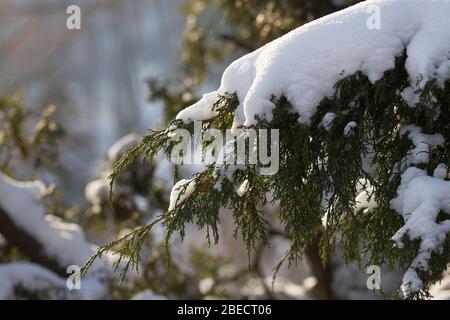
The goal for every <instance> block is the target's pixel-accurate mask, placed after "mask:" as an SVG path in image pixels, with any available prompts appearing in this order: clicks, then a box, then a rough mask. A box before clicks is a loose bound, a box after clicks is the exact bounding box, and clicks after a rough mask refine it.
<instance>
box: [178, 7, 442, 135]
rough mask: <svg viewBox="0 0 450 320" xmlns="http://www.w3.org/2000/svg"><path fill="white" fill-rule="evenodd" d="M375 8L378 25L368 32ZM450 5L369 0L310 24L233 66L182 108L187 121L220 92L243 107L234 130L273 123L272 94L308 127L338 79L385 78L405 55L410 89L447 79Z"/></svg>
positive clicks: (202, 115)
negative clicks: (216, 83)
mask: <svg viewBox="0 0 450 320" xmlns="http://www.w3.org/2000/svg"><path fill="white" fill-rule="evenodd" d="M373 6H377V8H379V13H380V16H379V17H380V28H379V29H376V28H375V29H374V28H369V27H368V20H369V19H371V15H373V14H374V13H373V11H371V10H369V9H370V8H372V7H373ZM449 15H450V5H449V2H448V1H447V0H441V1H439V0H438V1H431V0H428V1H427V0H425V1H424V0H371V1H365V2H362V3H359V4H357V5H355V6H352V7H350V8H347V9H345V10H342V11H339V12H337V13H334V14H331V15H328V16H326V17H323V18H321V19H318V20H315V21H313V22H310V23H308V24H306V25H303V26H301V27H299V28H298V29H296V30H293V31H291V32H290V33H288V34H286V35H284V36H283V37H280V38H278V39H276V40H274V41H272V42H271V43H268V44H267V45H265V46H263V47H261V48H260V49H258V50H256V51H254V52H252V53H250V54H247V55H245V56H243V57H242V58H240V59H238V60H236V61H234V62H233V63H232V64H231V65H230V66H229V67H228V68H227V69H226V70H225V72H224V74H223V76H222V81H221V84H220V87H219V88H218V89H217V91H213V92H209V93H207V94H205V95H204V96H203V97H202V99H200V100H199V101H198V102H197V103H195V104H193V105H191V106H190V107H188V108H187V109H185V110H182V111H181V112H180V113H179V114H178V115H177V118H178V119H181V120H183V121H185V122H190V121H192V120H206V119H209V118H212V117H214V116H215V114H216V112H215V111H213V110H212V105H213V103H214V102H215V101H216V100H217V97H218V95H219V94H224V93H226V92H230V93H233V92H236V94H237V96H238V98H239V101H240V104H239V106H238V109H237V111H236V114H235V119H234V123H233V127H238V126H241V125H244V126H251V125H254V124H255V123H256V120H255V116H256V115H257V116H259V117H260V118H262V119H266V120H268V121H271V119H272V109H273V108H274V104H273V103H272V101H271V97H272V95H273V96H275V97H280V96H282V95H284V96H286V97H287V98H288V99H289V101H290V102H291V103H292V105H293V107H294V109H295V111H297V112H298V114H299V115H300V118H299V122H301V123H306V124H308V123H309V121H310V119H311V117H312V116H313V115H314V113H315V112H316V108H317V105H318V103H319V102H320V101H321V100H322V99H324V98H325V97H329V96H331V95H332V94H333V93H334V85H335V84H336V82H337V81H338V80H340V79H342V78H344V77H346V76H348V75H351V74H354V73H355V72H357V71H361V72H363V73H364V74H365V75H367V76H368V78H369V79H370V81H372V82H375V81H377V80H379V79H381V78H382V76H383V74H384V72H385V71H387V70H389V69H392V68H393V67H394V66H395V58H396V57H398V56H400V55H401V54H402V52H403V50H404V49H406V51H407V56H408V58H407V61H406V69H407V72H408V75H409V78H410V82H411V89H415V88H416V84H417V83H418V81H417V80H418V79H423V81H421V82H420V83H418V86H419V87H420V86H422V85H423V84H424V83H425V82H426V81H427V80H429V79H432V78H436V79H437V80H438V82H439V83H440V84H442V83H443V82H444V80H445V79H448V78H449V77H450V61H449V51H450V19H448V16H449Z"/></svg>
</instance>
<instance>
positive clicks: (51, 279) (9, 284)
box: [0, 263, 66, 300]
mask: <svg viewBox="0 0 450 320" xmlns="http://www.w3.org/2000/svg"><path fill="white" fill-rule="evenodd" d="M17 286H21V287H23V288H26V289H27V291H30V292H39V291H45V292H46V293H47V294H48V295H54V297H55V298H56V294H57V290H58V289H59V290H64V289H65V288H66V281H65V279H62V278H60V277H58V276H57V275H55V274H54V273H52V272H50V271H48V270H47V269H45V268H43V267H41V266H39V265H36V264H31V263H8V264H0V300H6V299H15V298H16V296H15V292H14V291H15V288H16V287H17Z"/></svg>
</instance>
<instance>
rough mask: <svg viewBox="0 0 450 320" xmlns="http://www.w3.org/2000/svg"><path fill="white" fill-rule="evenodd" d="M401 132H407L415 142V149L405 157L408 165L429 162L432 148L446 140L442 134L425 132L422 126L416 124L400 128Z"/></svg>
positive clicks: (403, 133) (402, 133)
mask: <svg viewBox="0 0 450 320" xmlns="http://www.w3.org/2000/svg"><path fill="white" fill-rule="evenodd" d="M400 134H401V135H405V134H407V136H408V138H409V139H410V140H411V142H412V143H413V144H414V149H413V150H411V151H410V152H409V154H408V156H407V157H406V159H405V161H406V163H407V165H410V164H421V163H428V161H429V158H430V156H429V153H430V148H432V147H435V146H442V145H443V144H444V142H445V140H444V137H442V135H440V134H433V135H431V134H425V133H423V130H422V129H421V128H419V127H417V126H415V125H407V126H404V127H403V128H401V129H400Z"/></svg>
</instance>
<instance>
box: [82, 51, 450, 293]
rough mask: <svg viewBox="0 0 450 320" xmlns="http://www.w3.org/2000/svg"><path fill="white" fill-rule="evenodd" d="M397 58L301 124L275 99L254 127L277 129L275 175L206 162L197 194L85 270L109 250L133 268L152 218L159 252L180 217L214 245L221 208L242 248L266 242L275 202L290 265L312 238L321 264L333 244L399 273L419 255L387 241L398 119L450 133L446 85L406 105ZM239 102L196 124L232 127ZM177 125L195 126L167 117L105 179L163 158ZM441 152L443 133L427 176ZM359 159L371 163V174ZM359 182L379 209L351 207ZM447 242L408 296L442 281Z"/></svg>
mask: <svg viewBox="0 0 450 320" xmlns="http://www.w3.org/2000/svg"><path fill="white" fill-rule="evenodd" d="M405 60H406V55H403V56H400V57H398V58H397V62H396V66H395V68H394V69H392V70H389V71H387V72H386V73H385V74H384V77H383V78H382V79H381V80H379V81H377V82H375V83H371V82H370V81H369V80H368V78H367V77H366V76H365V75H364V74H362V73H361V72H357V73H355V74H353V75H350V76H347V77H346V78H344V79H343V80H341V81H339V82H338V83H336V85H335V94H334V95H333V96H332V97H330V98H326V99H324V100H323V101H322V102H321V103H320V104H319V105H318V109H317V112H316V114H315V116H314V117H313V119H312V121H311V123H310V124H309V125H303V124H299V122H298V121H297V120H298V114H296V113H295V112H293V108H292V106H291V104H290V103H289V101H288V100H287V99H286V98H285V97H273V102H274V103H275V105H276V108H275V109H274V111H273V121H271V122H267V121H265V120H259V121H258V124H257V125H256V126H255V127H254V128H256V129H258V128H266V129H279V131H280V135H279V136H280V141H279V148H280V168H279V171H278V173H276V174H275V175H272V176H262V175H260V174H259V173H258V170H256V169H257V167H256V166H255V165H250V164H248V165H245V166H240V167H239V168H238V170H231V171H230V167H229V166H228V165H223V166H220V167H218V166H214V165H209V166H206V167H205V169H204V171H203V172H201V173H199V174H196V175H195V176H194V177H193V180H192V181H191V183H194V186H195V191H194V192H193V193H192V194H191V195H190V196H189V197H188V198H187V199H185V200H184V201H182V202H180V203H178V205H177V206H176V207H175V208H174V209H173V210H171V211H168V212H166V213H164V214H163V215H161V216H159V217H157V218H156V219H155V220H154V221H153V222H151V223H150V224H149V225H146V226H144V227H141V228H139V229H137V230H136V231H135V232H133V233H131V234H130V235H128V236H126V237H125V238H122V239H120V240H117V241H115V242H112V243H110V244H107V245H106V246H103V247H101V248H100V249H99V251H98V253H97V255H96V256H94V257H93V258H92V259H91V260H90V261H89V262H88V264H87V265H86V268H87V267H88V266H89V265H90V264H91V263H92V262H93V261H94V259H95V258H96V257H98V256H101V255H102V254H103V253H105V252H106V251H108V250H112V249H113V250H114V251H115V252H116V253H117V254H118V255H119V256H120V259H121V261H127V259H128V261H129V262H127V265H126V267H125V268H124V269H123V271H125V272H126V271H127V270H128V267H129V265H130V264H131V266H133V267H137V265H138V260H139V249H140V246H141V245H142V243H143V239H144V238H145V236H146V234H147V233H148V231H149V230H150V228H151V227H152V226H153V225H154V224H156V223H161V224H162V225H163V226H164V227H165V230H166V238H165V241H164V246H165V248H166V252H168V251H167V248H168V246H169V243H170V239H171V238H172V236H173V235H174V234H175V233H178V234H180V235H181V237H184V235H185V226H186V224H187V223H195V224H196V225H197V226H198V228H199V229H202V230H204V231H205V233H206V234H205V236H206V238H207V239H208V241H209V242H210V243H217V242H218V241H219V234H218V228H219V224H220V219H219V209H220V208H228V209H230V210H231V211H232V213H233V218H234V221H235V224H236V229H235V234H236V235H240V236H241V237H242V239H243V240H244V243H245V245H246V247H247V249H248V250H249V252H250V251H251V250H252V249H253V248H254V247H255V244H256V243H258V242H260V241H263V242H264V243H266V244H267V245H268V244H269V243H268V232H269V230H270V228H271V226H270V223H269V219H267V217H265V216H264V211H263V208H264V206H267V205H274V204H275V205H278V206H279V215H278V219H279V222H280V223H281V225H282V226H284V233H285V234H286V235H287V237H288V238H289V239H290V240H291V247H290V249H289V250H288V252H287V254H286V258H287V259H288V260H289V261H290V262H296V261H297V260H298V259H299V258H300V257H301V256H302V254H304V252H305V250H306V248H308V247H310V246H311V245H314V244H317V243H318V244H319V248H320V252H321V257H322V262H323V263H324V264H325V263H326V262H327V261H326V260H327V257H328V256H329V254H330V253H331V252H333V251H334V249H335V247H336V244H337V243H339V247H340V249H341V252H342V255H343V257H344V258H345V260H346V261H356V262H361V261H363V258H364V261H365V262H366V263H367V264H376V265H386V266H387V267H388V268H389V269H392V270H406V268H407V267H408V266H409V264H410V263H411V261H412V260H413V258H414V257H415V256H416V255H417V252H418V249H419V242H418V241H409V240H408V239H404V240H405V247H404V248H403V249H399V248H397V247H395V246H394V245H393V244H394V243H393V242H392V241H391V240H390V238H391V237H392V236H393V235H394V234H395V232H396V231H397V230H398V229H399V228H400V227H401V226H402V225H403V218H402V217H401V216H400V215H399V214H397V213H396V212H395V211H393V210H392V209H391V208H390V201H391V200H392V199H393V198H395V197H396V193H397V187H398V186H399V183H400V176H401V174H402V173H403V172H404V170H405V169H406V168H407V166H406V163H405V161H404V159H405V157H406V156H407V154H408V152H410V151H411V149H412V148H413V147H414V146H413V144H412V143H411V141H410V140H409V139H408V138H407V137H406V136H404V135H401V134H400V132H399V129H400V128H401V126H404V125H406V124H415V125H417V126H419V127H421V128H423V129H424V132H425V133H429V134H434V133H440V134H442V135H443V136H444V137H447V138H448V137H450V132H449V130H450V125H449V124H450V112H449V110H450V82H449V81H447V83H446V84H445V87H444V88H440V87H438V86H437V85H436V83H435V82H434V81H430V82H429V83H427V84H426V85H425V86H424V87H423V89H421V90H420V91H419V92H418V93H419V95H420V101H419V103H418V104H417V105H416V106H415V107H414V108H411V107H409V106H408V105H407V103H406V102H405V101H404V99H403V98H402V96H401V94H400V92H401V91H402V90H403V89H405V88H406V87H408V86H409V85H410V83H409V80H408V75H407V73H406V70H405ZM237 105H238V99H237V97H236V95H235V94H233V93H230V94H226V95H224V96H222V97H220V99H219V101H217V103H216V104H214V105H213V106H211V108H214V109H215V110H216V111H217V112H218V115H217V116H216V117H214V118H212V119H210V121H209V122H207V123H206V124H205V125H204V129H207V128H210V127H215V128H219V129H220V130H225V129H226V128H230V126H231V121H232V117H233V114H234V110H235V108H236V106H237ZM328 112H333V113H335V115H336V118H335V120H334V121H333V122H332V124H331V126H330V127H329V128H327V129H325V128H324V127H323V126H321V125H320V123H321V121H322V119H323V117H324V115H325V114H326V113H328ZM350 121H355V122H356V123H357V124H358V126H357V127H356V128H354V129H353V132H352V133H351V134H349V135H344V134H343V131H344V127H345V126H346V125H347V124H348V123H349V122H350ZM177 128H183V129H188V130H190V131H191V132H192V131H193V128H192V125H191V124H185V123H183V122H181V121H179V120H175V121H172V122H171V123H170V124H169V126H168V127H167V129H165V130H163V131H150V132H149V134H148V135H147V136H145V137H144V138H143V139H142V141H141V143H140V144H139V145H138V146H137V147H135V148H134V149H131V150H129V151H128V152H126V153H125V154H124V156H123V158H122V159H121V160H120V161H119V162H118V163H117V164H116V166H115V167H114V172H113V173H112V175H111V177H110V178H111V183H114V180H115V179H116V178H117V176H118V175H120V172H121V171H122V170H124V169H125V168H126V167H127V166H128V165H129V164H130V163H132V162H133V161H134V160H135V159H136V158H137V157H138V156H139V155H141V154H142V155H144V157H147V158H153V157H155V156H156V155H157V153H158V152H159V151H163V152H164V153H165V154H166V155H167V156H169V155H170V151H171V150H172V148H173V147H174V145H176V143H177V142H174V141H171V139H170V138H169V136H170V132H172V131H173V130H175V129H177ZM449 154H450V145H449V139H446V142H445V145H444V146H443V147H435V148H433V149H432V150H431V151H430V161H429V163H428V164H422V165H420V166H419V167H420V168H423V169H426V170H427V171H428V173H429V174H432V172H433V170H434V168H435V166H436V165H437V164H439V163H444V164H446V165H450V161H449V159H450V158H449ZM365 162H369V163H370V164H371V165H370V168H371V169H372V170H371V172H368V170H367V168H366V167H367V166H365V165H364V163H365ZM230 172H232V175H231V176H230V174H229V173H230ZM244 180H248V183H249V190H248V192H247V193H246V194H245V195H242V196H239V195H237V193H236V187H237V186H239V185H240V184H241V183H242V182H243V181H244ZM360 181H366V182H365V183H363V186H362V187H363V189H366V190H367V189H368V187H369V186H368V182H370V184H371V186H372V188H373V192H372V193H371V197H373V198H374V199H375V200H376V202H377V203H378V207H376V208H373V209H364V210H360V211H359V212H355V209H354V206H355V204H356V203H355V197H356V195H357V194H358V191H357V185H358V183H360ZM218 184H219V185H220V188H219V189H220V191H219V189H218V188H217V185H218ZM186 188H187V185H185V186H184V189H183V188H181V192H180V194H183V192H184V191H185V190H186ZM269 195H270V197H269ZM269 199H270V200H269ZM445 218H448V216H446V215H445V214H442V219H445ZM314 242H316V243H314ZM449 245H450V240H448V239H447V241H446V243H445V248H444V250H443V251H442V253H434V254H433V258H432V261H430V272H429V273H425V272H422V273H420V275H421V276H422V280H423V282H424V289H423V290H422V291H421V292H419V293H417V294H415V295H413V296H411V298H425V297H427V296H428V288H429V286H430V285H431V284H432V283H434V282H436V281H437V280H439V279H440V277H441V276H442V274H443V271H444V270H445V269H446V266H447V264H448V262H449V261H450V255H449V253H450V250H449V249H450V247H449ZM116 266H117V267H118V266H119V264H117V265H116ZM122 274H123V273H122Z"/></svg>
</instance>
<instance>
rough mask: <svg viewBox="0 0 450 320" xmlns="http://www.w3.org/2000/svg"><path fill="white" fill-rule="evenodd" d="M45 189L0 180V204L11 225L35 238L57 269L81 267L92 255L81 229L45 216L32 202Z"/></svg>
mask: <svg viewBox="0 0 450 320" xmlns="http://www.w3.org/2000/svg"><path fill="white" fill-rule="evenodd" d="M43 191H45V186H44V185H43V184H42V183H39V182H31V183H23V182H16V181H13V180H11V179H9V178H7V177H5V176H3V175H2V176H1V177H0V205H1V206H2V207H3V209H4V210H5V211H6V212H8V213H9V215H10V218H11V219H12V220H13V221H14V223H15V224H16V225H17V226H18V227H19V228H21V229H22V230H24V231H25V232H27V233H29V234H30V235H31V236H33V237H34V238H36V239H37V240H38V241H39V242H40V244H41V245H42V248H43V250H45V252H46V254H47V255H49V256H50V257H54V258H55V259H57V261H58V262H59V264H60V266H62V267H67V266H69V265H72V264H76V265H83V264H84V262H86V261H87V259H88V258H89V257H90V256H91V255H92V254H93V253H94V252H95V248H94V247H93V246H92V245H90V244H89V243H87V242H86V241H85V239H84V235H83V233H82V231H81V229H80V228H79V227H78V226H77V225H75V224H70V223H65V222H62V221H59V220H57V218H56V217H49V216H47V218H46V216H45V212H44V208H42V207H41V206H40V205H39V204H37V203H36V200H38V198H39V197H40V196H42V194H43Z"/></svg>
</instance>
